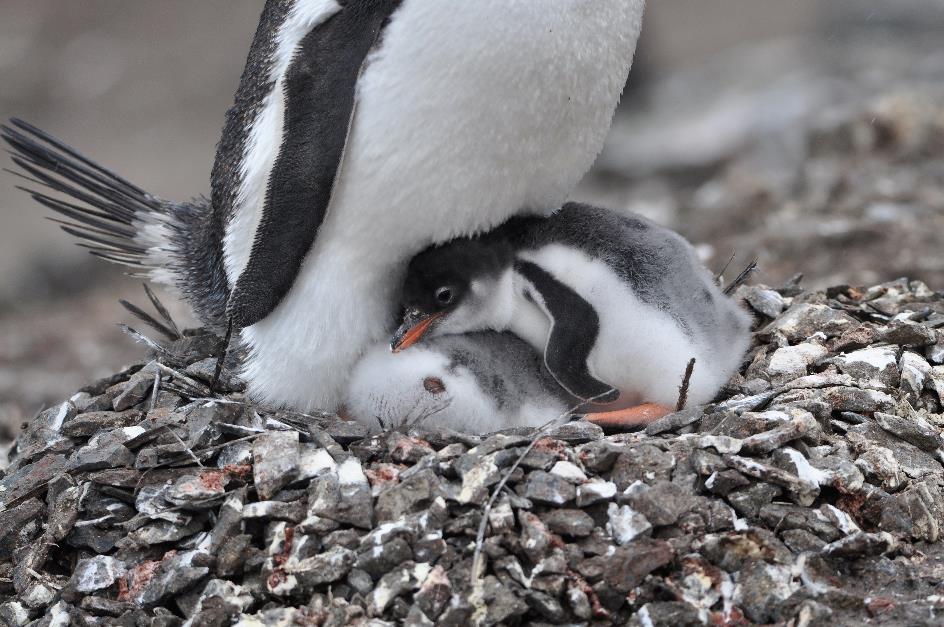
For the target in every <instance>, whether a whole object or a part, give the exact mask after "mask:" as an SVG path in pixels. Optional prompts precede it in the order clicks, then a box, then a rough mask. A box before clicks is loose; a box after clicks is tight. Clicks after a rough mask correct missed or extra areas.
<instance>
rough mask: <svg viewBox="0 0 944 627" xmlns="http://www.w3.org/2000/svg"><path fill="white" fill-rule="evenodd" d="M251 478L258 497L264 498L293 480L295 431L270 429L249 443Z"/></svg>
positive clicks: (296, 437)
mask: <svg viewBox="0 0 944 627" xmlns="http://www.w3.org/2000/svg"><path fill="white" fill-rule="evenodd" d="M252 458H253V460H254V465H253V481H254V483H255V485H256V491H257V492H258V493H259V498H260V499H262V500H264V501H267V500H269V499H271V498H272V495H274V494H275V493H276V492H278V491H279V490H281V489H282V488H284V487H285V486H287V485H288V484H289V483H291V482H292V481H294V480H295V477H296V475H297V473H298V432H297V431H270V432H267V433H264V434H262V435H261V436H259V437H258V438H256V440H255V441H254V442H253V446H252Z"/></svg>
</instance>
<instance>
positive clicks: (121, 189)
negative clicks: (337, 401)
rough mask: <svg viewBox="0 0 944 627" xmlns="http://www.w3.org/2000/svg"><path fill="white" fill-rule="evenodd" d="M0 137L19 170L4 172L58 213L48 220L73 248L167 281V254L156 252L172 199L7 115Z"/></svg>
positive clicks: (164, 237) (166, 242)
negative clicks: (74, 243) (76, 246)
mask: <svg viewBox="0 0 944 627" xmlns="http://www.w3.org/2000/svg"><path fill="white" fill-rule="evenodd" d="M0 137H2V138H3V140H4V141H5V142H6V143H7V145H8V146H9V152H10V154H11V159H12V160H13V163H15V164H16V165H17V167H19V169H20V171H19V172H17V171H13V170H8V171H9V172H11V173H12V174H14V175H16V176H18V177H20V178H21V179H23V180H24V181H26V182H27V184H26V185H23V186H19V187H18V188H19V189H20V190H22V191H24V192H26V193H27V194H29V195H30V197H32V198H33V200H35V201H36V202H38V203H39V204H41V205H43V206H44V207H46V208H48V209H51V210H52V211H54V212H56V213H57V214H58V217H55V218H49V219H50V220H52V221H53V222H56V223H58V224H59V227H60V228H61V229H62V230H63V231H65V232H66V233H68V234H69V235H72V236H73V237H76V238H77V239H79V240H81V241H80V243H79V246H81V247H83V248H87V249H88V250H89V252H90V253H91V254H92V255H95V256H96V257H100V258H102V259H105V260H107V261H111V262H113V263H117V264H121V265H124V266H130V267H132V268H135V269H138V270H139V272H140V273H142V274H144V275H145V276H147V277H148V278H151V279H154V280H156V281H158V282H161V283H167V282H168V281H167V280H166V279H169V278H170V276H169V275H168V273H167V265H166V263H167V261H168V259H167V258H166V257H168V256H169V255H168V253H167V252H165V254H163V255H162V254H161V250H162V249H163V250H165V251H168V250H169V248H170V246H171V244H172V240H171V239H170V238H169V235H170V230H169V229H168V228H167V227H168V226H169V225H170V224H171V223H172V220H173V210H172V203H169V202H168V201H165V200H162V199H160V198H157V197H155V196H152V195H151V194H149V193H148V192H146V191H144V190H143V189H141V188H140V187H138V186H137V185H134V184H133V183H131V182H130V181H128V180H126V179H124V178H122V177H121V176H119V175H117V174H115V173H114V172H112V171H111V170H108V169H106V168H104V167H102V166H101V165H99V164H97V163H95V162H94V161H92V160H91V159H89V158H87V157H85V156H84V155H82V154H80V153H79V152H78V151H76V150H75V149H73V148H71V147H70V146H68V145H67V144H65V143H63V142H62V141H61V140H59V139H57V138H55V137H53V136H52V135H50V134H48V133H46V132H45V131H43V130H41V129H39V128H37V127H35V126H33V125H32V124H29V123H28V122H25V121H23V120H20V119H17V118H12V119H11V120H10V121H9V124H4V125H0ZM40 190H42V191H40ZM52 193H56V194H58V195H61V196H64V197H65V198H66V199H63V198H59V197H56V196H53V195H51V194H52ZM162 257H164V258H163V259H162ZM162 267H163V268H164V271H163V272H164V276H161V272H160V269H161V268H162ZM162 279H163V280H162Z"/></svg>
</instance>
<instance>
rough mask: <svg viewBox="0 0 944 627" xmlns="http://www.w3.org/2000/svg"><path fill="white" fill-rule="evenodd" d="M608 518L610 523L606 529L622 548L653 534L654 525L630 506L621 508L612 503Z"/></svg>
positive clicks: (608, 510)
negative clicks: (643, 536) (641, 537)
mask: <svg viewBox="0 0 944 627" xmlns="http://www.w3.org/2000/svg"><path fill="white" fill-rule="evenodd" d="M607 518H608V519H609V522H607V524H606V529H607V531H608V532H609V533H610V536H612V537H613V540H615V541H616V543H617V544H619V545H620V546H622V545H626V544H629V543H630V542H632V541H633V540H635V539H636V538H638V537H640V536H642V535H646V534H649V533H651V532H652V524H651V523H650V522H649V521H648V520H646V517H645V516H643V515H642V514H640V513H639V512H637V511H636V510H634V509H633V508H631V507H630V506H629V505H623V506H619V505H617V504H616V503H610V505H609V507H608V509H607Z"/></svg>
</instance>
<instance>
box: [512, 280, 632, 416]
mask: <svg viewBox="0 0 944 627" xmlns="http://www.w3.org/2000/svg"><path fill="white" fill-rule="evenodd" d="M515 270H516V271H517V272H518V273H519V274H520V275H521V276H522V277H524V278H525V279H526V280H527V281H528V282H529V283H530V284H531V286H532V287H533V288H534V290H535V291H536V292H537V293H536V294H534V295H533V296H534V297H535V298H536V300H540V302H539V303H538V304H539V306H541V308H542V309H543V310H544V312H545V313H546V314H547V316H548V317H549V318H550V320H551V332H550V335H549V336H548V340H547V346H546V347H545V349H544V364H545V365H546V366H547V369H548V371H549V372H550V373H551V375H552V376H553V377H554V379H556V380H557V382H558V383H559V384H560V385H561V387H563V388H564V389H565V390H566V391H567V392H568V393H569V394H571V395H572V396H575V397H577V398H579V399H581V400H584V401H593V402H597V403H609V402H612V401H615V400H616V399H618V398H619V395H620V393H619V390H617V389H616V388H614V387H613V386H612V385H609V384H607V383H604V382H602V381H600V380H599V379H597V378H596V377H594V376H593V375H592V374H591V373H590V367H589V365H588V361H589V359H590V352H591V351H592V350H593V347H594V345H595V344H596V341H597V336H598V334H599V331H600V318H599V316H598V315H597V312H596V311H595V310H594V309H593V307H592V306H591V305H590V303H588V302H587V301H586V300H585V299H584V298H583V297H582V296H580V294H578V293H577V292H575V291H574V290H572V289H571V288H570V287H568V286H567V285H564V284H563V283H561V282H560V281H558V280H557V279H556V278H554V277H553V276H552V275H551V274H550V273H548V272H547V271H546V270H544V269H543V268H541V267H540V266H538V265H536V264H534V263H531V262H528V261H518V262H517V263H516V264H515Z"/></svg>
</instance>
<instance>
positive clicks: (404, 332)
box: [390, 310, 444, 353]
mask: <svg viewBox="0 0 944 627" xmlns="http://www.w3.org/2000/svg"><path fill="white" fill-rule="evenodd" d="M443 315H444V314H443V313H442V312H440V313H434V314H423V313H420V312H418V311H415V310H412V311H407V313H406V315H405V316H404V317H403V324H401V325H400V328H399V329H397V332H396V333H395V334H394V335H393V340H392V341H391V342H390V348H391V349H393V352H394V353H399V352H400V351H402V350H406V349H408V348H410V347H411V346H413V345H414V344H416V343H417V342H419V341H420V340H421V339H423V336H424V335H426V332H427V331H429V329H430V327H432V326H433V323H435V322H436V321H437V320H439V319H441V318H442V317H443Z"/></svg>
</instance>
